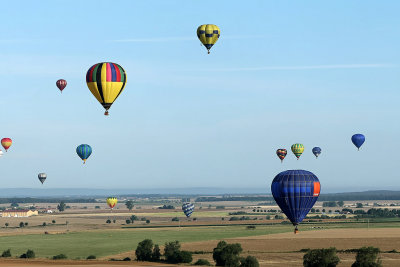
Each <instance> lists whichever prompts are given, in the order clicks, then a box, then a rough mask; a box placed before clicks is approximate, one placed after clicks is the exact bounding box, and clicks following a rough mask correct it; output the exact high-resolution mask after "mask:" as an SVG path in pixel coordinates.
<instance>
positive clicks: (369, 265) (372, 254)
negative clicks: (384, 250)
mask: <svg viewBox="0 0 400 267" xmlns="http://www.w3.org/2000/svg"><path fill="white" fill-rule="evenodd" d="M301 251H302V252H306V253H305V254H304V256H303V266H304V267H335V266H336V265H338V264H339V262H340V259H339V257H338V256H337V255H336V252H337V250H336V248H334V247H331V248H327V249H302V250H301ZM342 252H343V251H342ZM344 252H357V256H356V261H355V262H354V263H353V264H352V265H351V267H381V266H382V262H381V259H380V257H379V254H380V250H379V248H375V247H362V248H359V249H351V250H346V251H344Z"/></svg>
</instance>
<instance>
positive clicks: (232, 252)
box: [135, 239, 259, 267]
mask: <svg viewBox="0 0 400 267" xmlns="http://www.w3.org/2000/svg"><path fill="white" fill-rule="evenodd" d="M242 251H243V249H242V246H241V245H240V244H239V243H235V244H228V243H226V242H225V241H220V242H219V243H218V245H217V247H216V248H214V250H213V259H214V261H215V264H216V265H217V266H230V267H259V263H258V261H257V259H256V258H255V257H253V256H247V257H246V258H244V257H240V253H241V252H242ZM135 255H136V259H137V260H138V261H153V262H157V261H162V259H161V257H162V256H164V261H165V262H167V263H172V264H177V263H191V262H192V260H193V258H192V253H191V252H190V251H185V250H181V245H180V243H179V241H173V242H167V243H165V246H164V254H163V255H162V254H161V250H160V247H159V246H158V245H157V244H154V243H153V241H152V240H150V239H145V240H143V241H141V242H140V243H139V244H138V246H137V248H136V251H135ZM194 265H211V264H210V262H208V261H207V260H205V259H199V260H198V261H197V262H195V263H194Z"/></svg>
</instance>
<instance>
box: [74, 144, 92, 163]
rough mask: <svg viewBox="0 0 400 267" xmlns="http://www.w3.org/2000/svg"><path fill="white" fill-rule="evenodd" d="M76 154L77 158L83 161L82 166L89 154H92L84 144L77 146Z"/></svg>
mask: <svg viewBox="0 0 400 267" xmlns="http://www.w3.org/2000/svg"><path fill="white" fill-rule="evenodd" d="M76 154H78V156H79V157H80V158H81V159H82V160H83V164H85V162H86V160H87V159H88V158H89V156H90V154H92V148H91V147H90V146H89V145H86V144H82V145H79V146H78V147H77V148H76Z"/></svg>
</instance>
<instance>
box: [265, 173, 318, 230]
mask: <svg viewBox="0 0 400 267" xmlns="http://www.w3.org/2000/svg"><path fill="white" fill-rule="evenodd" d="M320 190H321V185H320V183H319V180H318V178H317V176H315V175H314V174H313V173H312V172H309V171H305V170H288V171H284V172H281V173H279V174H278V175H277V176H275V178H274V180H273V181H272V184H271V192H272V195H273V197H274V199H275V201H276V204H278V206H279V207H280V208H281V210H282V212H283V213H284V214H285V215H286V216H287V218H288V219H289V220H290V221H291V222H292V224H293V225H294V226H297V225H298V224H299V223H300V222H301V221H302V220H303V219H304V218H305V217H306V215H307V213H308V212H309V211H310V209H311V208H312V207H313V206H314V204H315V202H316V201H317V199H318V196H319V193H320Z"/></svg>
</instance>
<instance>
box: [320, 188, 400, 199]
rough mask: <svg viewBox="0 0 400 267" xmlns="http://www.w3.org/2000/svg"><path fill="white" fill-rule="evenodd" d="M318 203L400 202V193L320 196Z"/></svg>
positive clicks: (353, 193)
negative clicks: (357, 201)
mask: <svg viewBox="0 0 400 267" xmlns="http://www.w3.org/2000/svg"><path fill="white" fill-rule="evenodd" d="M318 200H319V201H340V200H343V201H354V200H400V191H390V190H374V191H364V192H349V193H330V194H321V196H320V197H319V198H318Z"/></svg>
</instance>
